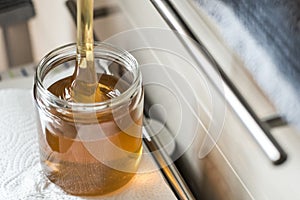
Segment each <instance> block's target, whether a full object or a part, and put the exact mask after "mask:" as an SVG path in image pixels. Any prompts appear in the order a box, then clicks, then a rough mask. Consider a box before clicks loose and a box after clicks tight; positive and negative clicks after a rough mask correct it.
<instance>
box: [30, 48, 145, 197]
mask: <svg viewBox="0 0 300 200" xmlns="http://www.w3.org/2000/svg"><path fill="white" fill-rule="evenodd" d="M94 62H95V68H96V72H97V74H98V78H99V82H100V81H101V80H102V81H104V82H105V81H108V82H106V84H110V86H111V87H113V88H114V91H117V92H115V93H114V95H113V96H110V98H109V99H107V100H105V101H102V102H96V103H75V102H70V101H66V100H63V99H61V98H59V97H57V96H55V95H54V94H53V93H51V92H50V91H49V90H48V89H49V87H51V86H53V84H55V83H57V82H58V81H60V80H63V79H69V78H70V77H71V76H72V74H73V72H74V67H75V63H76V45H75V44H71V45H66V46H63V47H60V48H58V49H55V50H54V51H52V52H50V53H49V54H48V55H46V56H45V57H44V58H43V59H42V60H41V62H40V63H39V64H38V66H37V70H36V77H35V84H34V99H35V104H36V108H37V109H36V110H37V116H38V136H39V147H40V159H41V165H42V169H43V171H44V173H45V175H46V176H47V177H48V178H49V180H51V181H52V182H53V183H55V184H57V185H58V186H60V187H61V188H62V189H63V190H65V191H66V192H68V193H70V194H74V195H102V194H106V193H110V192H112V191H115V190H117V189H119V188H121V187H122V186H123V185H125V184H126V183H128V182H129V180H130V179H131V178H132V177H133V176H134V175H135V173H136V172H137V169H138V165H139V162H140V159H141V155H142V118H143V88H142V78H141V72H140V69H139V68H138V64H137V62H136V60H135V59H134V57H133V56H132V55H131V54H129V53H128V52H126V51H124V50H121V49H118V48H116V47H113V46H111V45H109V44H104V43H95V45H94ZM112 80H113V81H112ZM102 84H103V83H102ZM61 87H64V85H61Z"/></svg>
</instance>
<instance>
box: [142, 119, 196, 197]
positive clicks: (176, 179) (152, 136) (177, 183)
mask: <svg viewBox="0 0 300 200" xmlns="http://www.w3.org/2000/svg"><path fill="white" fill-rule="evenodd" d="M150 121H151V123H150ZM144 124H145V126H144V129H143V132H144V135H145V138H144V143H145V144H146V145H147V147H148V149H149V151H150V152H152V155H153V158H154V159H155V161H156V163H157V165H158V166H159V168H160V170H161V172H162V173H163V175H164V176H165V178H166V180H167V181H168V183H169V184H170V187H171V188H172V190H173V191H174V193H175V194H176V196H177V198H179V199H184V200H189V199H195V197H194V196H193V194H192V192H191V191H190V189H189V188H188V186H187V184H186V183H185V181H184V179H183V178H182V176H181V175H180V173H179V172H178V170H177V168H176V166H175V165H174V164H173V162H172V160H171V158H170V156H169V154H168V153H167V152H166V151H165V149H164V148H163V147H164V145H163V144H162V143H161V140H160V139H159V138H158V134H160V135H165V134H167V135H168V134H169V135H171V133H166V132H168V130H167V129H166V128H163V129H162V130H159V133H157V131H155V130H156V129H157V127H162V126H163V125H162V124H161V123H160V122H158V121H156V120H153V119H147V118H144ZM149 124H151V125H149Z"/></svg>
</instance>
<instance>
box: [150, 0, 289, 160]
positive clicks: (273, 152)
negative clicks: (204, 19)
mask: <svg viewBox="0 0 300 200" xmlns="http://www.w3.org/2000/svg"><path fill="white" fill-rule="evenodd" d="M151 2H152V3H153V5H154V6H155V7H156V8H157V10H158V12H159V13H160V14H161V15H162V17H163V18H164V19H165V20H166V22H167V23H168V24H169V25H170V27H171V28H172V29H173V30H175V31H178V32H179V33H180V34H178V36H179V37H181V38H180V39H181V41H182V42H183V43H184V45H185V46H186V48H187V49H188V51H189V52H190V54H191V55H192V56H193V58H194V59H195V60H196V62H197V63H198V64H199V65H198V66H199V67H201V70H203V71H204V73H205V74H206V75H207V76H208V77H209V79H210V81H211V82H212V83H214V85H215V87H216V88H217V90H218V91H219V92H220V93H221V94H223V95H224V98H225V99H226V101H227V102H228V104H229V105H230V106H231V107H232V108H233V110H234V111H235V113H236V114H237V115H238V116H239V119H240V120H241V121H242V122H243V124H244V125H245V126H246V127H247V128H248V130H249V132H250V133H251V134H252V136H253V137H254V138H255V139H256V141H257V143H258V144H259V146H260V147H261V148H262V150H263V151H264V153H265V154H266V155H267V156H268V158H269V159H270V160H271V161H272V162H273V163H274V164H281V163H283V162H284V161H285V160H286V157H287V155H286V153H285V152H284V151H283V149H282V148H281V146H280V145H279V144H278V143H277V141H276V140H275V139H274V138H273V137H272V135H271V134H270V132H269V130H268V128H267V127H266V126H265V125H264V124H263V123H261V122H260V120H259V119H258V117H257V116H256V114H255V113H254V112H253V111H252V109H251V108H250V106H249V105H248V104H247V102H246V100H245V99H244V98H243V97H242V95H240V93H239V92H238V90H237V89H236V87H234V85H233V84H232V83H231V81H230V80H229V79H228V78H227V77H226V75H225V74H224V72H223V71H222V69H221V68H220V67H219V66H218V64H217V63H216V61H215V60H214V59H213V58H212V56H211V55H210V54H209V52H207V50H206V49H205V47H204V46H203V45H201V43H200V42H199V41H198V42H199V45H195V44H194V43H192V42H190V40H187V39H186V38H184V37H182V34H184V35H188V36H190V37H191V38H193V39H195V40H196V38H195V37H194V36H193V34H192V33H191V31H190V30H189V29H188V28H187V27H186V25H185V24H184V23H183V22H182V20H181V19H180V17H179V16H178V15H177V14H176V12H175V11H174V10H173V9H172V7H171V4H170V2H169V1H167V0H164V1H163V0H151ZM199 47H200V48H199ZM216 73H220V75H221V77H222V80H223V81H224V82H223V83H220V82H216V79H215V77H217V76H218V74H216ZM208 135H209V134H208Z"/></svg>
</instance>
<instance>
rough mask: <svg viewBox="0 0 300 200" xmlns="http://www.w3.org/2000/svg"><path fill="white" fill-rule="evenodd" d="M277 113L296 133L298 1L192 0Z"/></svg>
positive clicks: (299, 120) (299, 111) (299, 113)
mask: <svg viewBox="0 0 300 200" xmlns="http://www.w3.org/2000/svg"><path fill="white" fill-rule="evenodd" d="M195 1H197V2H198V5H199V6H200V7H202V8H203V9H204V10H205V11H206V12H207V13H208V15H210V16H211V17H212V18H213V19H214V20H215V22H216V23H217V25H218V28H219V29H220V31H221V32H222V33H224V39H225V41H227V43H228V44H229V46H231V47H232V48H233V49H234V50H235V51H236V52H237V53H238V54H239V56H240V57H241V58H242V59H243V61H244V63H245V65H246V67H247V68H248V69H249V71H250V72H251V73H252V75H253V77H254V78H255V79H256V80H257V82H258V84H259V85H260V86H261V87H262V89H263V90H264V91H265V93H266V94H267V95H268V96H269V97H270V99H271V100H272V101H273V102H274V104H275V106H276V107H277V108H278V110H279V112H280V113H281V114H282V115H283V116H284V117H285V118H286V119H287V120H288V121H289V122H291V123H293V124H295V125H296V126H297V127H298V128H299V129H300V87H299V86H300V0H195Z"/></svg>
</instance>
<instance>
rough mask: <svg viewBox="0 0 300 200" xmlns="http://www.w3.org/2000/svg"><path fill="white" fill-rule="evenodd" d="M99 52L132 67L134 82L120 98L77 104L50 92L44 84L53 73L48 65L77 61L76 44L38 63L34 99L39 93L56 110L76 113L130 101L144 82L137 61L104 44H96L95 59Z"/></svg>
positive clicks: (57, 51)
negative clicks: (60, 109)
mask: <svg viewBox="0 0 300 200" xmlns="http://www.w3.org/2000/svg"><path fill="white" fill-rule="evenodd" d="M97 52H98V53H99V52H100V54H101V55H103V56H107V55H112V56H113V57H115V58H118V59H121V60H122V62H123V65H124V66H126V67H130V70H128V71H130V72H131V73H132V74H133V80H132V82H131V84H130V86H129V87H128V88H127V89H126V90H125V91H123V92H122V93H121V94H120V95H119V96H117V97H113V98H111V99H108V100H104V101H101V102H95V103H77V102H71V101H67V100H64V99H61V98H59V97H57V96H56V95H54V94H53V93H51V92H50V91H49V90H48V88H47V87H46V86H45V85H44V83H43V79H44V78H45V76H46V75H47V74H48V73H49V71H51V68H50V67H49V69H48V68H47V69H45V67H46V66H47V65H51V63H52V65H54V68H55V67H56V66H55V65H58V64H62V63H64V62H66V61H70V60H75V59H76V44H75V43H71V44H67V45H64V46H61V47H58V48H56V49H54V50H52V51H51V52H50V53H48V54H47V55H46V56H44V57H43V59H42V60H41V61H40V62H39V63H38V65H37V68H36V74H35V85H34V97H35V98H36V92H37V91H38V92H39V93H40V94H41V95H40V98H42V100H43V101H45V102H47V103H48V104H49V105H51V106H53V107H55V108H64V109H72V110H75V111H76V110H78V111H90V110H95V109H105V108H111V107H115V106H118V105H120V104H122V103H124V102H126V101H128V99H130V97H131V96H134V95H133V94H134V93H135V91H136V88H137V87H138V86H139V85H140V83H141V81H142V80H141V72H140V70H139V68H138V63H137V61H136V59H135V58H134V57H133V56H132V55H131V54H130V53H129V52H127V51H126V50H123V49H120V48H118V47H115V46H113V45H111V44H108V43H103V42H94V54H95V58H96V57H99V55H96V53H97ZM100 57H101V56H100ZM57 81H58V80H57Z"/></svg>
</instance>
